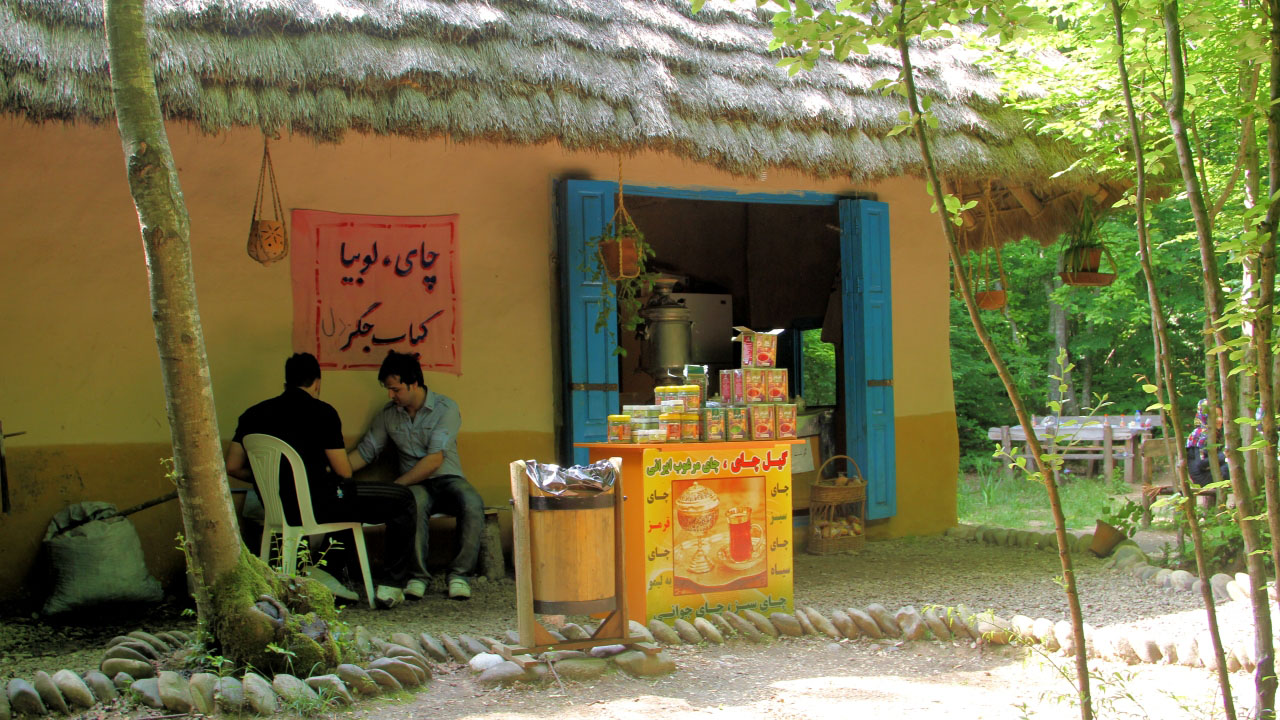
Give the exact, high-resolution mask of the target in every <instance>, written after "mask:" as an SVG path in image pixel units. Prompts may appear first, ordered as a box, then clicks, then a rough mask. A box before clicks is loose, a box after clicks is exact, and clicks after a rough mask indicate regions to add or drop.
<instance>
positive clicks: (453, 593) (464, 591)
mask: <svg viewBox="0 0 1280 720" xmlns="http://www.w3.org/2000/svg"><path fill="white" fill-rule="evenodd" d="M449 597H450V598H452V599H454V600H466V599H467V598H469V597H471V586H470V585H468V584H467V580H466V578H460V577H456V578H452V579H451V580H449Z"/></svg>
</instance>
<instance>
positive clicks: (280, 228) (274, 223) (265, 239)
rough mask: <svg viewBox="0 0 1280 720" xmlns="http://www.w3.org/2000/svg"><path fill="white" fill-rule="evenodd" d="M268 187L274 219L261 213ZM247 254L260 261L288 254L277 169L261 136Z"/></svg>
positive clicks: (273, 260)
mask: <svg viewBox="0 0 1280 720" xmlns="http://www.w3.org/2000/svg"><path fill="white" fill-rule="evenodd" d="M268 187H269V188H270V190H271V203H272V209H273V211H274V219H272V220H267V219H266V218H265V217H263V216H262V212H263V211H264V210H266V208H265V207H264V205H265V203H266V200H267V189H268ZM245 250H246V251H248V253H249V257H251V258H253V259H254V260H257V261H258V262H260V263H262V264H263V265H270V264H271V263H273V262H275V261H277V260H279V259H281V258H283V257H284V256H285V255H288V254H289V233H288V231H287V230H285V227H284V208H283V207H282V206H281V204H280V190H279V188H277V187H276V171H275V168H274V167H272V166H271V148H270V146H269V145H268V140H267V139H266V138H263V139H262V169H261V170H259V171H258V194H257V197H256V198H255V200H254V203H253V220H252V221H250V223H249V244H248V245H247V246H246V248H245Z"/></svg>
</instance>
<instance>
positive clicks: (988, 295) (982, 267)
mask: <svg viewBox="0 0 1280 720" xmlns="http://www.w3.org/2000/svg"><path fill="white" fill-rule="evenodd" d="M984 198H985V199H986V208H985V213H984V214H983V219H984V223H983V232H982V242H983V246H982V247H981V248H979V249H978V251H977V255H978V258H977V261H976V262H974V263H973V264H971V265H970V266H969V287H970V288H971V289H973V288H977V287H978V286H977V285H976V284H975V278H974V268H975V266H977V269H978V272H979V274H980V275H981V283H982V287H983V289H982V290H974V301H975V302H977V303H978V307H979V308H980V309H982V310H999V309H1000V308H1002V307H1004V306H1005V303H1006V302H1007V301H1008V297H1007V293H1006V288H1008V287H1009V279H1008V278H1007V277H1005V274H1004V260H1003V259H1002V258H1001V257H1000V244H999V243H998V242H996V231H995V222H994V220H993V218H994V217H995V206H994V205H992V202H991V181H990V180H988V181H987V188H986V192H985V193H984ZM988 247H990V248H991V251H992V253H994V254H995V258H996V271H997V279H998V280H999V282H1000V287H999V288H996V287H995V282H994V281H993V280H992V279H991V262H990V260H989V259H988V258H987V248H988Z"/></svg>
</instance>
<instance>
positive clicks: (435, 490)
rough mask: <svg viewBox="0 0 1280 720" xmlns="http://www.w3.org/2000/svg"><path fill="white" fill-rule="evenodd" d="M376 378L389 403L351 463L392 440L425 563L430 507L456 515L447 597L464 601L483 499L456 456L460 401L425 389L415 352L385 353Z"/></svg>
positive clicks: (369, 457) (355, 465)
mask: <svg viewBox="0 0 1280 720" xmlns="http://www.w3.org/2000/svg"><path fill="white" fill-rule="evenodd" d="M378 382H380V383H382V386H383V387H385V388H386V389H387V395H388V396H389V397H390V399H391V402H388V403H387V405H386V407H384V408H382V410H380V411H379V412H378V414H377V415H375V416H374V417H373V423H372V424H371V425H370V426H369V432H367V433H365V436H364V439H362V440H361V441H360V444H359V445H357V446H356V449H355V450H352V451H351V453H350V455H349V459H350V462H351V467H352V469H353V470H359V469H360V468H362V467H364V466H365V465H367V464H369V463H371V462H373V461H374V460H376V459H377V457H378V456H379V455H381V454H382V451H383V450H384V449H385V448H386V447H387V442H388V441H390V442H391V443H392V444H394V445H395V447H396V456H397V460H398V466H399V470H400V476H399V477H397V478H396V480H395V482H396V485H397V486H408V487H410V488H412V490H413V496H414V499H415V500H416V502H417V506H418V542H417V543H415V544H414V552H415V553H416V558H417V560H418V562H419V563H420V564H422V565H425V564H426V558H427V534H428V533H427V519H428V518H430V517H431V512H432V510H437V511H440V512H445V513H448V514H450V515H453V516H454V517H456V518H457V519H458V554H457V556H456V557H454V559H453V562H452V563H450V564H449V597H451V598H454V599H458V600H465V599H467V598H469V597H471V586H470V585H469V584H468V583H467V579H466V577H465V576H466V575H467V574H468V573H470V572H471V570H472V568H474V567H475V564H476V559H477V558H478V557H479V555H480V536H481V533H482V532H483V530H484V502H483V501H482V500H481V499H480V494H479V493H477V492H476V489H475V488H474V487H472V486H471V483H469V482H467V479H466V478H465V477H463V475H462V465H461V463H460V462H459V461H458V429H459V428H460V427H461V425H462V415H461V414H460V413H459V412H458V404H457V403H455V402H454V401H453V400H450V399H449V398H447V397H445V396H444V395H441V394H439V393H437V392H434V391H432V390H430V389H428V388H427V386H426V385H425V384H424V381H423V379H422V366H421V365H419V364H418V358H417V357H416V356H414V355H408V354H405V353H398V352H396V351H394V350H392V351H390V352H388V353H387V357H386V359H384V360H383V361H382V367H381V368H380V369H379V370H378Z"/></svg>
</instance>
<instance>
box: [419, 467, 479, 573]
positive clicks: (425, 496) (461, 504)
mask: <svg viewBox="0 0 1280 720" xmlns="http://www.w3.org/2000/svg"><path fill="white" fill-rule="evenodd" d="M409 489H410V490H411V491H412V492H413V499H414V502H415V504H416V505H417V506H418V537H417V542H416V543H414V559H415V561H416V564H417V565H418V566H419V567H424V568H425V567H426V566H427V541H428V539H429V538H430V532H429V528H428V524H429V522H430V519H431V513H433V512H439V513H445V514H446V515H452V516H454V517H455V518H457V519H458V554H457V555H455V556H454V558H453V561H452V562H450V563H449V579H451V580H452V579H453V578H455V577H462V576H465V575H470V574H471V572H472V570H473V569H474V568H475V566H476V561H477V560H478V559H479V558H480V537H481V535H482V534H483V533H484V500H482V499H481V498H480V493H478V492H476V489H475V488H474V487H472V486H471V483H469V482H467V479H466V478H464V477H460V476H458V475H440V476H435V477H429V478H427V479H426V480H424V481H422V482H421V483H418V484H417V485H410V486H409Z"/></svg>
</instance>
